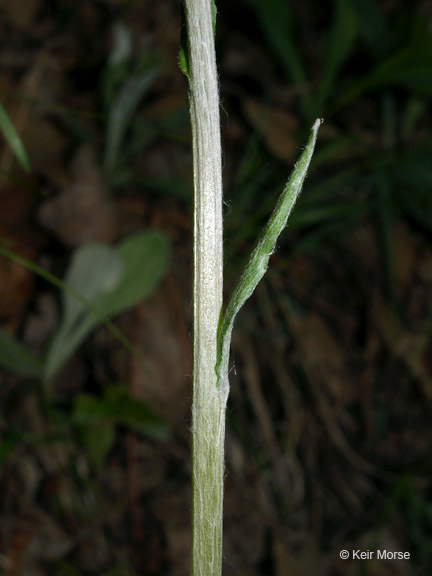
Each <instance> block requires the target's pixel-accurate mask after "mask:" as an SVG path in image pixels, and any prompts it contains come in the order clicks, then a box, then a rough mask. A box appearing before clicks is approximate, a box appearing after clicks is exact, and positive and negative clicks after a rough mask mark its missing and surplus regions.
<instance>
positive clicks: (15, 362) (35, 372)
mask: <svg viewBox="0 0 432 576" xmlns="http://www.w3.org/2000/svg"><path fill="white" fill-rule="evenodd" d="M0 366H2V367H3V368H6V369H7V370H8V371H10V372H12V373H13V374H16V375H18V376H26V377H29V378H38V377H39V376H40V375H41V365H40V362H39V361H38V359H37V358H35V357H34V356H33V354H32V353H31V352H30V351H29V350H28V349H27V348H26V347H25V346H24V345H23V344H21V343H20V342H18V340H16V339H15V338H14V337H13V336H11V335H10V334H8V333H7V332H4V331H3V330H0Z"/></svg>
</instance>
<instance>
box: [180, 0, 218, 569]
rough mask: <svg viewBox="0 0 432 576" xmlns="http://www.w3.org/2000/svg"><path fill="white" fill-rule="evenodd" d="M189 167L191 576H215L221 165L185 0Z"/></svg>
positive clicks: (214, 89)
mask: <svg viewBox="0 0 432 576" xmlns="http://www.w3.org/2000/svg"><path fill="white" fill-rule="evenodd" d="M185 14H186V25H187V38H188V78H189V105H190V115H191V125H192V147H193V166H194V286H193V293H194V296H193V298H194V302H193V324H194V337H193V403H192V572H191V573H192V576H219V575H220V574H221V565H222V519H223V513H222V506H223V474H224V438H225V410H226V401H227V396H228V390H227V389H223V390H221V389H218V388H217V385H216V381H217V376H216V371H215V366H216V353H217V332H218V323H219V318H220V314H221V307H222V281H223V280H222V278H223V277H222V264H223V262H222V260H223V258H222V167H221V140H220V124H219V92H218V78H217V72H216V56H215V46H214V34H213V23H212V4H211V1H210V0H185Z"/></svg>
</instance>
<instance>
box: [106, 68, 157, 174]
mask: <svg viewBox="0 0 432 576" xmlns="http://www.w3.org/2000/svg"><path fill="white" fill-rule="evenodd" d="M158 72H159V70H158V67H157V65H155V64H154V63H150V64H149V65H148V69H147V70H145V71H144V72H141V73H139V74H135V75H134V76H132V77H130V78H129V79H128V80H126V82H125V83H124V85H123V87H122V88H121V89H120V91H119V93H118V95H117V97H116V98H115V99H114V101H113V104H112V108H111V110H110V112H109V120H108V132H107V146H106V150H105V158H104V167H105V169H106V170H107V172H108V173H110V172H113V171H114V170H115V168H116V167H117V164H118V159H119V156H120V151H121V146H122V144H123V142H124V137H125V134H126V131H127V128H128V126H129V125H130V123H131V122H132V116H133V114H134V112H135V111H136V109H137V107H138V105H139V103H140V101H141V100H142V98H143V96H144V94H145V93H146V92H147V90H148V89H149V88H150V87H151V85H152V84H153V82H154V80H155V79H156V77H157V75H158Z"/></svg>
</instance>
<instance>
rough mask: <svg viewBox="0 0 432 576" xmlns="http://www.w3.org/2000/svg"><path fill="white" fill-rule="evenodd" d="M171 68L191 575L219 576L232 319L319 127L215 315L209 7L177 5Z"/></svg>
mask: <svg viewBox="0 0 432 576" xmlns="http://www.w3.org/2000/svg"><path fill="white" fill-rule="evenodd" d="M184 19H185V27H184V28H183V32H182V43H181V49H180V55H179V64H180V68H181V70H182V71H183V73H184V74H185V75H186V77H187V80H188V96H189V108H190V119H191V126H192V151H193V173H194V178H193V181H194V246H193V250H194V264H193V401H192V569H191V573H192V575H193V576H219V575H220V574H221V571H222V521H223V477H224V439H225V412H226V405H227V399H228V393H229V380H228V368H229V350H230V341H231V333H232V329H233V324H234V320H235V317H236V315H237V313H238V311H239V310H240V308H241V307H242V306H243V304H244V303H245V301H246V300H247V299H248V298H249V297H250V295H251V294H252V292H253V291H254V289H255V287H256V285H257V284H258V282H259V281H260V280H261V278H262V277H263V276H264V274H265V272H266V269H267V266H268V261H269V258H270V256H271V254H272V253H273V251H274V249H275V246H276V241H277V238H278V236H279V234H280V233H281V232H282V230H283V229H284V228H285V226H286V223H287V219H288V216H289V214H290V212H291V210H292V208H293V206H294V204H295V201H296V199H297V197H298V195H299V194H300V191H301V188H302V185H303V181H304V179H305V176H306V173H307V170H308V167H309V163H310V161H311V157H312V154H313V150H314V146H315V142H316V138H317V133H318V129H319V126H320V124H321V120H319V119H318V120H316V122H315V123H314V125H313V127H312V132H311V136H310V138H309V141H308V143H307V145H306V148H305V149H304V151H303V153H302V155H301V156H300V159H299V160H298V162H297V164H296V166H295V168H294V170H293V172H292V174H291V177H290V178H289V180H288V182H287V184H286V186H285V188H284V190H283V191H282V194H281V196H280V198H279V200H278V202H277V204H276V207H275V209H274V211H273V214H272V215H271V217H270V219H269V221H268V223H267V225H266V226H265V228H264V230H263V231H262V233H261V235H260V237H259V239H258V240H257V242H256V245H255V247H254V249H253V251H252V254H251V256H250V259H249V261H248V263H247V265H246V268H245V270H244V272H243V274H242V276H241V278H240V280H239V282H238V284H237V287H236V288H235V289H234V291H233V294H232V296H231V298H230V299H229V302H228V305H227V306H226V309H225V311H224V312H223V308H222V287H223V269H222V262H223V258H222V170H221V137H220V122H219V87H218V76H217V70H216V55H215V44H214V34H215V20H216V7H215V4H214V1H213V0H184Z"/></svg>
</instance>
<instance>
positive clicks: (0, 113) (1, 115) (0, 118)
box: [0, 103, 30, 172]
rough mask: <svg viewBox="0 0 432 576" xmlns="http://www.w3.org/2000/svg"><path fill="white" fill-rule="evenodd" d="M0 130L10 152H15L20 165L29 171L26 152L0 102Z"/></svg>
mask: <svg viewBox="0 0 432 576" xmlns="http://www.w3.org/2000/svg"><path fill="white" fill-rule="evenodd" d="M0 130H1V131H2V132H3V135H4V137H5V138H6V140H7V142H8V144H9V146H10V147H11V150H12V152H13V153H14V154H15V156H16V158H17V160H18V162H19V163H20V164H21V167H22V168H23V169H24V170H25V171H26V172H30V162H29V159H28V156H27V152H26V150H25V148H24V144H23V143H22V140H21V138H20V136H19V134H18V132H17V131H16V128H15V126H14V125H13V123H12V121H11V119H10V118H9V115H8V113H7V112H6V110H5V109H4V107H3V105H2V104H1V103H0Z"/></svg>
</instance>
